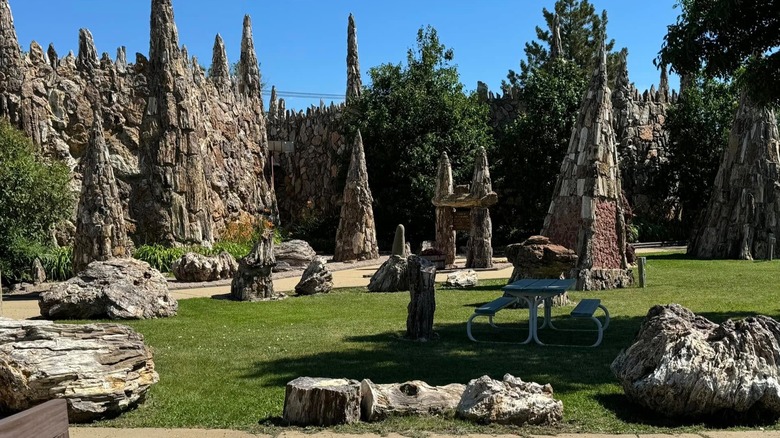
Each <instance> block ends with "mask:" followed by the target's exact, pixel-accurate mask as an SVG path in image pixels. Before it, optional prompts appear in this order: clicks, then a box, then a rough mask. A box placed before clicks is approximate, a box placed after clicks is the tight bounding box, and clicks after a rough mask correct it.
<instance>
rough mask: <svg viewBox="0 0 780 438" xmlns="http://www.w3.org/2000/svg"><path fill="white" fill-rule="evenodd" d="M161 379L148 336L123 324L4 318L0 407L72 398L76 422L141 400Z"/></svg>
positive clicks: (18, 408)
mask: <svg viewBox="0 0 780 438" xmlns="http://www.w3.org/2000/svg"><path fill="white" fill-rule="evenodd" d="M158 381H159V376H158V374H157V372H156V371H155V370H154V362H153V361H152V353H151V351H150V350H149V348H148V347H147V346H146V345H144V338H143V336H142V335H141V334H139V333H137V332H135V331H134V330H133V329H131V328H130V327H126V326H123V325H118V324H90V325H72V324H54V323H53V322H51V321H29V320H24V321H15V320H12V319H5V318H0V410H2V411H10V412H15V411H22V410H25V409H28V408H31V407H33V406H35V405H38V404H40V403H43V402H45V401H47V400H51V399H55V398H64V399H66V400H67V401H68V418H69V420H70V421H71V422H86V421H92V420H96V419H99V418H103V417H111V416H116V415H119V414H121V413H122V412H124V411H127V410H129V409H132V408H133V407H135V406H136V405H138V404H139V403H141V402H142V401H143V400H144V398H145V396H146V392H147V390H148V389H149V387H151V385H153V384H155V383H157V382H158Z"/></svg>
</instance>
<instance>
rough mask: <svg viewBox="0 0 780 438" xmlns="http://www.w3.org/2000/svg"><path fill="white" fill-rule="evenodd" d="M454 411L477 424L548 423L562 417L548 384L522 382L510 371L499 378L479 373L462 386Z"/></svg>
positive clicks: (561, 410) (561, 403)
mask: <svg viewBox="0 0 780 438" xmlns="http://www.w3.org/2000/svg"><path fill="white" fill-rule="evenodd" d="M457 414H458V416H460V417H461V418H465V419H467V420H471V421H474V422H477V423H499V424H514V425H518V426H521V425H525V424H533V425H542V424H543V425H552V424H556V423H558V422H559V421H561V419H562V418H563V402H562V401H560V400H556V399H554V398H553V389H552V387H551V386H550V385H549V384H547V385H540V384H538V383H533V382H523V381H522V380H520V379H519V378H517V377H514V376H512V375H511V374H506V375H505V376H504V379H503V381H501V380H493V379H491V378H490V377H488V376H482V377H480V378H479V379H474V380H472V381H470V382H469V383H468V385H466V390H465V391H464V392H463V397H462V398H461V400H460V403H459V404H458V408H457Z"/></svg>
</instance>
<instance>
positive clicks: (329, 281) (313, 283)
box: [295, 257, 333, 295]
mask: <svg viewBox="0 0 780 438" xmlns="http://www.w3.org/2000/svg"><path fill="white" fill-rule="evenodd" d="M332 289H333V273H332V272H330V269H328V267H327V266H326V265H325V260H323V259H322V258H320V257H316V258H315V259H314V261H313V262H311V264H309V266H308V267H307V268H306V270H305V271H303V275H302V276H301V281H299V282H298V284H297V285H296V286H295V293H296V294H298V295H314V294H326V293H328V292H330V291H331V290H332Z"/></svg>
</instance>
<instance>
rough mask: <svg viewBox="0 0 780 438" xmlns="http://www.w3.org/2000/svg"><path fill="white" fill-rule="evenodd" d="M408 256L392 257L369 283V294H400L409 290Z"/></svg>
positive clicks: (375, 273)
mask: <svg viewBox="0 0 780 438" xmlns="http://www.w3.org/2000/svg"><path fill="white" fill-rule="evenodd" d="M408 266H409V263H408V262H407V257H406V256H400V255H395V254H393V255H391V256H390V257H388V259H387V260H385V262H384V263H382V265H381V266H380V267H379V269H377V270H376V272H374V275H372V276H371V279H370V280H369V281H368V286H367V289H368V291H369V292H400V291H407V290H409V274H408Z"/></svg>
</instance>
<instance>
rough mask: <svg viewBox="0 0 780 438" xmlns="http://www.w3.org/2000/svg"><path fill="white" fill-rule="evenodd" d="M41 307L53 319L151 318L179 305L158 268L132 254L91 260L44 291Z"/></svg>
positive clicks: (158, 316) (172, 309) (43, 313)
mask: <svg viewBox="0 0 780 438" xmlns="http://www.w3.org/2000/svg"><path fill="white" fill-rule="evenodd" d="M38 307H40V309H41V315H43V316H44V317H47V318H52V319H90V318H109V319H148V318H162V317H167V316H174V315H176V311H177V310H178V307H179V305H178V303H177V302H176V299H174V298H173V297H172V296H170V294H169V293H168V282H167V281H166V280H165V277H163V275H162V274H160V272H159V271H158V270H156V269H154V268H152V267H150V266H149V264H148V263H146V262H142V261H140V260H135V259H129V258H128V259H111V260H106V261H95V262H92V263H90V264H89V265H88V266H87V268H86V269H85V270H83V271H81V272H80V273H79V274H78V276H76V277H73V278H71V279H70V280H68V281H66V282H64V283H59V284H57V285H54V286H53V287H52V288H51V289H49V290H48V291H46V292H44V293H42V294H41V296H40V297H39V299H38Z"/></svg>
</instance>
